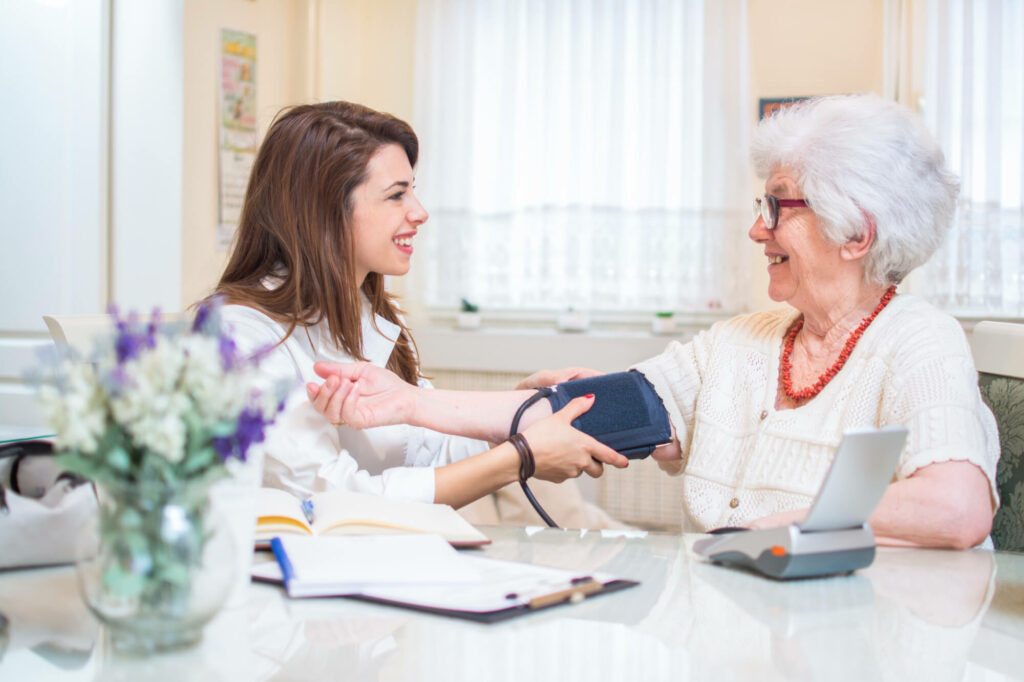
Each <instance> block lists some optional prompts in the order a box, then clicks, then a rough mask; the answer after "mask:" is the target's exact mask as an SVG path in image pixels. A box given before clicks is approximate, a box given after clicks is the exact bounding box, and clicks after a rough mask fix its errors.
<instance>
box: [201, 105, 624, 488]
mask: <svg viewBox="0 0 1024 682" xmlns="http://www.w3.org/2000/svg"><path fill="white" fill-rule="evenodd" d="M417 154H418V141H417V139H416V134H415V133H414V132H413V130H412V128H410V127H409V125H408V124H406V123H404V122H403V121H401V120H399V119H397V118H395V117H393V116H390V115H388V114H383V113H380V112H377V111H374V110H372V109H368V108H366V107H363V106H360V105H357V104H350V103H347V102H326V103H322V104H311V105H303V106H297V107H293V108H290V109H287V110H285V111H284V112H282V113H281V114H280V115H279V116H278V117H277V119H276V120H275V121H274V123H273V124H272V125H271V127H270V130H269V131H268V133H267V136H266V139H265V140H264V142H263V144H262V146H261V147H260V151H259V154H258V155H257V158H256V162H255V164H254V166H253V169H252V174H251V176H250V179H249V186H248V190H247V193H246V197H245V203H244V206H243V208H242V216H241V220H240V223H239V227H238V233H237V235H236V242H235V246H234V250H233V252H232V254H231V258H230V260H229V262H228V265H227V268H226V269H225V271H224V274H223V276H222V277H221V280H220V282H219V283H218V285H217V287H216V290H215V294H217V295H220V296H222V297H223V298H224V299H225V302H226V303H227V304H228V305H225V306H224V307H223V308H222V309H221V314H222V316H223V320H224V322H226V323H227V325H229V326H230V328H232V330H233V333H234V337H235V339H236V343H237V344H238V345H239V347H240V350H241V351H242V352H245V353H257V352H266V353H267V355H266V357H265V358H264V360H263V361H262V363H261V365H260V367H261V370H262V371H263V373H264V376H265V377H266V381H267V382H268V383H282V382H283V383H285V384H287V386H288V389H289V397H288V399H287V401H286V404H285V409H284V411H283V412H282V413H281V414H280V415H279V416H278V419H277V422H276V423H275V424H274V426H273V427H271V429H270V431H269V433H268V434H267V439H266V442H265V452H266V459H265V465H264V485H267V486H271V487H278V488H283V489H285V490H288V491H291V492H292V493H294V494H296V495H299V496H305V495H308V494H309V493H311V492H314V491H321V490H329V489H347V490H353V491H358V492H366V493H374V494H380V495H388V496H393V497H396V498H402V499H407V500H414V501H422V502H441V503H446V504H450V505H452V506H454V507H460V506H462V505H464V504H466V503H468V502H471V501H473V500H476V499H477V498H480V497H482V496H484V495H486V494H488V493H491V492H494V491H496V490H497V489H499V488H501V487H503V486H504V485H506V484H508V483H511V482H514V481H516V480H518V478H519V468H520V456H519V454H518V453H517V451H516V449H515V448H514V447H513V445H512V444H510V443H503V444H501V445H498V446H497V447H494V448H490V446H489V445H488V444H487V443H485V442H483V441H478V440H471V439H467V438H460V437H454V436H447V435H442V434H440V433H437V432H435V431H431V430H428V429H425V428H419V427H413V426H404V425H395V426H384V427H380V428H375V429H367V430H363V431H358V430H353V429H350V428H348V427H346V426H345V425H344V424H332V423H330V422H328V421H327V420H326V419H325V418H324V417H323V416H322V415H320V414H319V413H318V412H317V411H316V410H315V409H314V407H313V406H312V405H311V404H310V402H309V400H308V399H307V394H306V389H305V384H306V383H307V382H311V381H314V380H317V379H318V377H317V376H316V374H315V373H314V371H313V364H314V363H315V362H317V361H334V362H351V361H356V360H360V361H366V362H369V363H371V364H374V365H376V366H378V367H386V368H387V369H389V370H391V371H392V372H394V374H396V375H397V376H399V377H401V379H402V381H405V382H408V383H409V384H411V385H418V386H423V387H428V386H429V384H428V383H427V382H426V381H425V379H424V378H423V377H422V375H421V374H420V367H419V360H418V358H417V355H416V350H415V345H414V343H413V340H412V336H411V335H410V333H409V330H408V329H407V328H406V326H405V324H404V322H403V321H402V318H401V316H400V314H399V310H398V308H397V306H396V305H395V302H394V300H393V299H392V297H391V296H390V294H388V292H387V291H386V289H385V286H384V276H385V275H404V274H405V273H406V272H408V270H409V262H410V259H411V257H412V254H413V240H414V238H415V237H416V233H417V231H418V230H419V229H420V227H421V226H422V225H423V223H425V222H426V220H427V212H426V211H425V210H424V208H423V206H422V205H420V203H419V201H418V200H417V199H416V196H415V194H414V193H413V168H414V167H415V166H416V157H417ZM592 402H593V400H592V398H590V399H587V398H579V399H577V400H575V401H573V402H572V403H571V404H569V405H568V406H567V407H566V408H565V409H564V410H562V411H561V412H559V413H558V414H556V415H552V416H551V417H550V418H549V419H545V420H543V421H541V422H538V423H536V424H534V425H531V427H530V428H529V429H527V430H526V431H525V432H524V436H525V437H526V439H527V441H528V443H529V444H530V446H531V447H532V450H533V453H534V455H535V458H536V473H535V475H536V477H537V478H540V479H543V480H549V481H562V480H565V479H566V478H570V477H575V476H579V475H580V474H581V473H582V472H586V473H588V474H590V475H591V476H600V475H601V472H602V464H612V465H614V466H618V467H623V466H626V464H627V461H626V459H625V458H624V457H623V456H622V455H619V454H618V453H616V452H614V451H613V450H611V449H609V448H607V447H605V446H603V445H602V444H600V443H598V442H597V441H595V440H593V439H592V438H590V437H588V436H586V435H585V434H583V433H581V432H579V431H577V430H575V429H574V428H572V427H571V426H570V422H571V421H572V419H574V418H576V417H577V416H578V415H580V414H582V413H583V412H586V411H587V410H588V409H589V408H590V405H591V404H592Z"/></svg>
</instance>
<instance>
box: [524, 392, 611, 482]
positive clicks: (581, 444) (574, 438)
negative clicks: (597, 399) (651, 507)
mask: <svg viewBox="0 0 1024 682" xmlns="http://www.w3.org/2000/svg"><path fill="white" fill-rule="evenodd" d="M593 404H594V396H593V395H589V396H580V397H579V398H574V399H573V400H571V401H569V403H568V404H566V406H565V407H563V408H562V409H561V410H559V411H558V412H555V413H554V414H553V415H551V416H549V417H545V418H544V419H541V420H540V421H538V422H536V423H535V424H533V425H531V426H530V427H529V428H528V429H526V430H525V431H523V436H524V437H525V438H526V442H527V443H529V445H530V449H531V450H532V451H533V458H534V464H535V466H536V469H535V471H534V476H536V477H537V478H539V479H542V480H545V481H553V482H555V483H561V482H562V481H564V480H565V479H567V478H576V477H577V476H579V475H580V474H581V473H583V472H586V473H587V474H589V475H590V476H592V477H594V478H597V477H598V476H600V475H601V474H602V473H603V472H604V464H611V465H612V466H614V467H617V468H619V469H622V468H625V467H626V466H628V465H629V460H628V459H626V457H625V456H624V455H620V454H619V453H618V452H616V451H615V450H612V449H611V448H610V447H608V446H607V445H604V444H602V443H599V442H598V441H596V440H595V439H593V438H591V437H590V436H588V435H587V434H585V433H583V432H582V431H578V430H577V429H575V428H573V426H572V420H573V419H576V418H577V417H579V416H580V415H581V414H583V413H584V412H586V411H587V410H589V409H590V408H591V406H592V405H593Z"/></svg>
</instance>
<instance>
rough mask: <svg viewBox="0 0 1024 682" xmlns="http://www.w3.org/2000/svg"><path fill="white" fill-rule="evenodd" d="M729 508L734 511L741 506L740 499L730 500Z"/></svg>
mask: <svg viewBox="0 0 1024 682" xmlns="http://www.w3.org/2000/svg"><path fill="white" fill-rule="evenodd" d="M729 506H730V507H732V508H733V509H735V508H736V507H738V506H740V498H738V497H734V498H732V499H731V500H729Z"/></svg>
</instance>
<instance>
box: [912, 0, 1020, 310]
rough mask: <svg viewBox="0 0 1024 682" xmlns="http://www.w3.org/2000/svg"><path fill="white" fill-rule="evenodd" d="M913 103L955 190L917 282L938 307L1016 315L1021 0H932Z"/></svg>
mask: <svg viewBox="0 0 1024 682" xmlns="http://www.w3.org/2000/svg"><path fill="white" fill-rule="evenodd" d="M924 36H925V37H924V43H925V45H924V84H923V98H922V101H921V112H922V114H923V116H924V118H925V121H926V122H927V124H928V127H929V128H930V129H931V130H932V132H933V133H934V134H935V135H936V136H937V138H938V140H939V142H940V144H941V145H942V147H943V150H944V151H945V153H946V158H947V160H948V162H949V164H950V166H951V167H952V169H953V170H954V171H955V172H956V173H958V174H959V175H960V182H961V194H960V203H959V206H958V210H957V215H956V218H955V221H954V225H953V229H952V231H951V232H950V235H949V238H948V239H947V241H946V243H945V245H944V246H943V248H942V249H940V250H939V252H938V253H936V254H935V255H934V256H933V257H932V260H931V261H930V262H929V263H928V265H926V266H925V267H924V268H922V270H921V272H920V273H919V274H918V276H917V279H916V281H915V288H916V289H917V290H919V291H920V292H921V293H922V294H923V295H925V296H926V297H928V298H929V299H930V300H932V301H933V302H935V303H936V304H938V305H940V306H941V307H943V308H945V309H946V310H948V311H950V312H952V313H957V314H961V315H977V316H985V317H993V316H1007V317H1020V316H1024V202H1022V195H1024V3H1022V2H1020V0H989V1H986V2H965V1H962V0H930V1H929V2H928V4H927V7H926V13H925V26H924Z"/></svg>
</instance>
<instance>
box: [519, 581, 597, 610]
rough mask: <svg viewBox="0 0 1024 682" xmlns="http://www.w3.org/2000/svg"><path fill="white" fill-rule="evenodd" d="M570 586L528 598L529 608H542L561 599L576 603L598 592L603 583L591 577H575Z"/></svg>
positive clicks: (559, 601)
mask: <svg viewBox="0 0 1024 682" xmlns="http://www.w3.org/2000/svg"><path fill="white" fill-rule="evenodd" d="M571 582H572V587H570V588H568V589H565V590H559V591H557V592H552V593H551V594H542V595H540V596H539V597H534V598H533V599H531V600H530V604H529V606H530V608H531V609H542V608H544V607H545V606H551V605H553V604H559V603H561V602H563V601H568V602H569V603H571V604H576V603H578V602H581V601H583V600H584V599H586V598H587V595H590V594H594V593H595V592H600V591H601V590H602V589H604V584H603V583H602V582H600V581H598V580H594V579H593V578H590V577H586V578H575V579H573V580H572V581H571Z"/></svg>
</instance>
